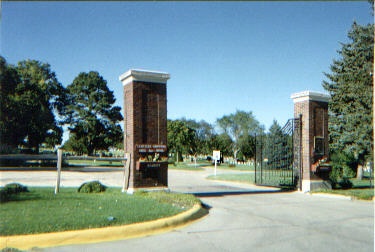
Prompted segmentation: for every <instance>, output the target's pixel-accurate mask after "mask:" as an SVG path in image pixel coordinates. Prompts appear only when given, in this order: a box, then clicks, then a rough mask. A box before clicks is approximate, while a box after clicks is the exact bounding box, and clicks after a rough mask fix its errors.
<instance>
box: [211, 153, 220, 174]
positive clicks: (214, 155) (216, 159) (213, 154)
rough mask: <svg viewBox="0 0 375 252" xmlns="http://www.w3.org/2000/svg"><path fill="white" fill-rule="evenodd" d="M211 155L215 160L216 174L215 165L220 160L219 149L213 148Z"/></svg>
mask: <svg viewBox="0 0 375 252" xmlns="http://www.w3.org/2000/svg"><path fill="white" fill-rule="evenodd" d="M212 157H213V159H214V161H215V176H216V166H217V161H219V162H220V151H219V150H214V151H213V152H212Z"/></svg>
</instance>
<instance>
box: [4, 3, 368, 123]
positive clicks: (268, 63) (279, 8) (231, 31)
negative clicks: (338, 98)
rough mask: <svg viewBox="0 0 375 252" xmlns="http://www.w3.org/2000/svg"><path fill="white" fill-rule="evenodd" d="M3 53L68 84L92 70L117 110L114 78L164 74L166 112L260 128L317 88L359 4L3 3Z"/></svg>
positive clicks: (362, 17)
mask: <svg viewBox="0 0 375 252" xmlns="http://www.w3.org/2000/svg"><path fill="white" fill-rule="evenodd" d="M1 5H2V19H1V55H2V56H3V57H5V59H6V60H7V62H8V63H11V64H16V63H17V62H18V61H21V60H25V59H35V60H39V61H42V62H47V63H49V64H50V65H51V69H52V70H53V71H55V73H56V74H57V77H58V79H59V81H60V82H61V83H62V84H63V85H64V86H67V85H69V84H70V83H71V82H72V81H73V79H74V78H75V77H76V76H77V75H78V74H79V73H80V72H88V71H91V70H95V71H98V72H99V73H100V74H101V75H102V76H103V77H104V79H106V80H107V82H108V86H109V88H110V89H111V90H113V91H114V94H115V96H116V99H117V101H116V105H118V106H121V107H123V97H122V96H123V91H122V84H121V82H120V81H119V80H118V77H119V75H121V74H122V73H124V72H125V71H127V70H129V69H131V68H141V69H147V70H158V71H165V72H168V73H170V74H171V79H170V80H169V81H168V84H167V93H168V94H167V97H168V118H170V119H178V118H181V117H186V118H188V119H195V120H202V119H203V120H205V121H207V122H209V123H214V122H215V121H216V119H217V118H220V117H222V116H223V115H229V114H230V113H234V112H235V111H236V110H244V111H252V112H253V114H254V115H255V117H256V119H257V120H258V121H259V122H260V123H261V124H263V125H264V126H265V128H266V129H268V128H269V126H270V125H271V124H272V121H273V120H274V119H275V120H277V121H278V122H279V124H281V125H282V124H284V123H285V122H286V121H287V119H289V118H291V117H292V116H293V102H292V100H291V99H290V95H291V94H292V93H295V92H299V91H305V90H313V91H324V90H323V88H322V85H321V83H322V81H323V79H324V78H325V77H324V74H323V72H329V67H330V64H331V63H332V60H333V59H335V58H338V57H339V55H338V53H337V50H339V49H340V48H341V45H340V42H347V32H348V30H349V29H350V27H351V25H352V23H353V21H357V23H359V24H362V25H364V24H368V23H373V16H372V15H371V10H370V4H369V3H368V2H366V1H364V2H64V1H63V2H2V3H1Z"/></svg>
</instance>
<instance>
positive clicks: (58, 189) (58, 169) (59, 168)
mask: <svg viewBox="0 0 375 252" xmlns="http://www.w3.org/2000/svg"><path fill="white" fill-rule="evenodd" d="M61 166H62V149H58V150H57V179H56V187H55V194H57V193H59V192H60V178H61Z"/></svg>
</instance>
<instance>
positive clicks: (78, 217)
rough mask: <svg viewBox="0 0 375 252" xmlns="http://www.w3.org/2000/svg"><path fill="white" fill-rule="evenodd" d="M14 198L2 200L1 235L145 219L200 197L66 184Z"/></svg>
mask: <svg viewBox="0 0 375 252" xmlns="http://www.w3.org/2000/svg"><path fill="white" fill-rule="evenodd" d="M29 191H30V192H27V193H21V194H19V195H17V196H16V198H14V199H13V200H12V201H8V202H5V203H1V204H0V216H1V220H0V235H1V236H8V235H19V234H35V233H46V232H56V231H65V230H79V229H87V228H97V227H107V226H116V225H125V224H131V223H137V222H144V221H149V220H154V219H159V218H163V217H168V216H172V215H176V214H178V213H180V212H183V211H186V210H188V209H189V208H191V207H192V206H193V205H194V204H196V203H199V200H198V199H196V198H195V197H194V196H192V195H185V194H174V193H165V192H154V193H146V192H138V193H135V194H134V195H127V194H126V193H121V191H120V189H119V188H108V189H107V191H106V192H103V193H92V194H88V193H78V192H77V189H76V188H62V189H61V192H60V193H59V194H57V195H55V194H54V191H53V189H52V188H37V187H34V188H29Z"/></svg>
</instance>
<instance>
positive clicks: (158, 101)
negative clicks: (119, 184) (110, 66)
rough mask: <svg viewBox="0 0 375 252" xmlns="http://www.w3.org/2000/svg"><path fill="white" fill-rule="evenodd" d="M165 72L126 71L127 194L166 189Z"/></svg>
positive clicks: (124, 76)
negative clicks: (128, 155)
mask: <svg viewBox="0 0 375 252" xmlns="http://www.w3.org/2000/svg"><path fill="white" fill-rule="evenodd" d="M169 78H170V75H169V74H168V73H164V72H155V71H146V70H133V69H132V70H129V71H127V72H125V73H124V74H122V75H121V76H120V78H119V79H120V81H121V82H122V84H123V87H124V149H125V153H130V159H131V162H130V168H129V174H128V183H127V185H128V186H127V187H128V188H127V192H128V193H133V192H134V190H136V189H140V188H168V152H167V87H166V86H167V85H166V84H167V80H168V79H169Z"/></svg>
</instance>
